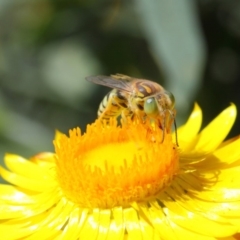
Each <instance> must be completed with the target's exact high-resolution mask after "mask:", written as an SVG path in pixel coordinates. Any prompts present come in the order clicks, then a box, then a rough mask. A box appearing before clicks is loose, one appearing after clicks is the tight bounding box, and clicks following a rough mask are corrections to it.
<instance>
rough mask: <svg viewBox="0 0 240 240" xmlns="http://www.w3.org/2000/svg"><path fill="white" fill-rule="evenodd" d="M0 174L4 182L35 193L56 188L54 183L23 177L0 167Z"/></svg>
mask: <svg viewBox="0 0 240 240" xmlns="http://www.w3.org/2000/svg"><path fill="white" fill-rule="evenodd" d="M0 174H1V176H2V178H3V179H4V180H6V181H7V182H9V183H11V184H14V185H16V186H19V187H22V188H25V189H28V190H32V191H36V192H41V191H44V190H47V189H51V188H54V187H55V186H56V182H53V181H49V180H47V179H42V180H35V179H31V178H27V177H23V176H20V175H18V174H16V173H12V172H9V171H7V170H6V169H4V168H3V167H1V166H0Z"/></svg>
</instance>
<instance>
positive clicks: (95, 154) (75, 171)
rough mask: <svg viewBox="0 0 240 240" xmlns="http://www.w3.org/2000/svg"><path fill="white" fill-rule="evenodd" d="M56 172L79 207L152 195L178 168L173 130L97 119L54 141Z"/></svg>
mask: <svg viewBox="0 0 240 240" xmlns="http://www.w3.org/2000/svg"><path fill="white" fill-rule="evenodd" d="M54 145H55V150H56V155H55V161H56V172H57V176H56V177H57V180H58V182H59V185H60V187H61V189H62V191H63V193H64V194H65V196H66V198H67V199H69V200H71V201H72V202H74V203H77V204H78V205H79V206H81V207H89V208H96V207H97V208H112V207H116V206H126V207H127V206H130V205H131V204H132V203H133V202H141V201H145V200H146V199H149V198H151V197H154V196H155V195H157V194H159V193H160V192H161V191H162V190H163V189H164V188H166V187H167V186H168V185H169V184H170V183H171V181H172V179H173V177H174V175H176V173H177V171H178V161H179V156H178V151H177V148H176V145H175V144H174V143H173V142H172V138H171V134H167V133H165V134H164V139H163V132H162V130H161V129H160V128H157V127H154V126H152V125H151V124H150V123H145V124H142V123H139V122H137V121H135V122H128V123H125V124H124V123H123V124H122V126H121V127H120V126H118V125H117V122H116V121H115V120H113V121H111V122H110V124H108V125H107V124H102V123H101V122H100V121H96V122H95V123H94V124H91V125H88V127H87V130H86V133H84V134H82V133H81V131H80V129H79V128H75V129H73V130H70V132H69V136H66V135H64V134H62V135H61V136H59V137H58V138H57V139H56V141H55V142H54Z"/></svg>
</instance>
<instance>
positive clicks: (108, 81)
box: [86, 74, 134, 92]
mask: <svg viewBox="0 0 240 240" xmlns="http://www.w3.org/2000/svg"><path fill="white" fill-rule="evenodd" d="M86 80H87V81H89V82H93V83H96V84H98V85H103V86H107V87H110V88H116V89H119V90H123V91H127V92H132V88H131V86H132V82H133V80H134V79H133V78H131V77H128V76H125V75H121V74H118V75H111V76H89V77H86Z"/></svg>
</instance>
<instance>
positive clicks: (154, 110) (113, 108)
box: [86, 74, 178, 146]
mask: <svg viewBox="0 0 240 240" xmlns="http://www.w3.org/2000/svg"><path fill="white" fill-rule="evenodd" d="M86 80H87V81H89V82H93V83H95V84H99V85H103V86H107V87H110V88H113V89H112V90H111V91H110V92H109V93H108V94H107V95H106V96H105V97H104V98H103V100H102V102H101V103H100V106H99V109H98V117H99V118H100V119H101V120H105V121H108V120H109V119H110V118H112V117H116V118H117V117H119V116H121V117H122V118H123V119H126V118H127V117H130V118H136V117H137V118H138V119H140V120H141V121H142V122H145V121H146V120H147V119H148V120H150V121H154V122H155V123H156V124H157V125H158V126H159V127H160V128H161V129H162V130H163V141H164V132H165V130H166V131H167V132H170V131H171V127H172V123H174V127H175V134H176V144H177V146H178V141H177V127H176V121H175V116H176V110H175V99H174V96H173V94H172V93H170V92H168V91H166V90H165V89H164V88H163V87H162V86H161V85H159V84H158V83H156V82H153V81H150V80H146V79H138V78H133V77H129V76H126V75H123V74H117V75H111V76H89V77H86Z"/></svg>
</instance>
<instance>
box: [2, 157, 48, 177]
mask: <svg viewBox="0 0 240 240" xmlns="http://www.w3.org/2000/svg"><path fill="white" fill-rule="evenodd" d="M4 161H5V164H6V166H7V167H8V169H9V170H11V171H12V172H14V173H17V174H19V175H21V176H24V177H27V178H31V179H35V180H40V181H42V180H43V179H46V180H48V179H50V175H49V174H46V169H42V168H40V167H39V166H38V165H37V164H34V163H33V162H30V161H28V160H26V159H24V158H23V157H20V156H18V155H14V154H6V155H5V158H4Z"/></svg>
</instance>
